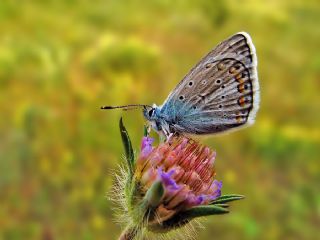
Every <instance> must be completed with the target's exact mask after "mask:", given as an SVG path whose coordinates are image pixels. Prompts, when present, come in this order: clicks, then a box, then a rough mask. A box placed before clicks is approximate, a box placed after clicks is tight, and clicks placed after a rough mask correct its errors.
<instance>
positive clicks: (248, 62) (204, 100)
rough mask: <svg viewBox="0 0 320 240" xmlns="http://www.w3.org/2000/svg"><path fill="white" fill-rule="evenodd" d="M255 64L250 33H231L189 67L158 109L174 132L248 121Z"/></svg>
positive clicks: (253, 107) (255, 95)
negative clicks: (230, 35) (189, 69)
mask: <svg viewBox="0 0 320 240" xmlns="http://www.w3.org/2000/svg"><path fill="white" fill-rule="evenodd" d="M256 68H257V60H256V53H255V48H254V46H253V44H252V42H251V38H250V36H249V35H248V34H246V33H238V34H235V35H233V36H232V37H230V38H229V39H227V40H225V41H224V42H222V43H220V44H219V45H218V46H217V47H216V48H215V49H213V50H212V51H211V52H210V53H209V54H207V55H206V56H205V57H204V58H203V59H202V60H201V61H200V62H199V63H198V64H197V65H196V66H195V67H193V68H192V69H191V71H190V72H189V73H188V74H187V75H186V76H185V77H184V78H183V80H182V81H181V82H180V83H179V84H178V86H177V87H176V88H175V89H174V90H173V91H172V92H171V94H170V95H169V97H168V98H167V100H166V101H165V103H164V104H163V106H162V109H161V111H162V113H163V115H165V116H168V119H167V121H168V122H171V123H172V126H171V127H172V128H173V131H177V132H185V133H193V134H210V133H217V132H221V131H226V130H230V129H233V128H235V127H240V126H243V125H246V124H251V123H253V121H254V118H255V114H256V111H257V108H258V103H259V84H258V78H257V69H256Z"/></svg>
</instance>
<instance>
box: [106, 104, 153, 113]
mask: <svg viewBox="0 0 320 240" xmlns="http://www.w3.org/2000/svg"><path fill="white" fill-rule="evenodd" d="M147 107H151V106H149V105H144V104H129V105H123V106H102V107H101V108H100V109H103V110H108V109H118V108H120V109H123V110H124V111H127V110H133V109H137V108H147Z"/></svg>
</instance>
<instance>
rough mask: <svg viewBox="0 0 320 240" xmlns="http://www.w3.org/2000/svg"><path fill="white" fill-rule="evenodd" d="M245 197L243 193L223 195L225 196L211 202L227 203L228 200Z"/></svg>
mask: <svg viewBox="0 0 320 240" xmlns="http://www.w3.org/2000/svg"><path fill="white" fill-rule="evenodd" d="M243 198H244V196H243V195H238V194H229V195H223V196H221V197H218V198H217V199H215V200H213V201H212V202H211V203H210V204H220V203H227V202H232V201H236V200H240V199H243Z"/></svg>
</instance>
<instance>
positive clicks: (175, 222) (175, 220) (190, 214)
mask: <svg viewBox="0 0 320 240" xmlns="http://www.w3.org/2000/svg"><path fill="white" fill-rule="evenodd" d="M228 212H229V211H228V209H226V208H223V207H220V206H215V205H202V206H197V207H192V208H190V209H188V210H186V211H183V212H180V213H178V214H176V215H175V216H173V217H172V218H170V219H168V220H167V221H164V222H162V223H161V225H159V224H156V225H152V226H149V230H150V231H153V232H167V231H170V230H172V229H175V228H180V227H182V226H183V225H185V224H187V223H188V222H190V221H191V220H192V219H194V218H198V217H205V216H210V215H218V214H219V215H220V214H226V213H228Z"/></svg>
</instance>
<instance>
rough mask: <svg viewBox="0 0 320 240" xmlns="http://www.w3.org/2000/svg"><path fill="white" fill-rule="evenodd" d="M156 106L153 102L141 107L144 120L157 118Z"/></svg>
mask: <svg viewBox="0 0 320 240" xmlns="http://www.w3.org/2000/svg"><path fill="white" fill-rule="evenodd" d="M157 109H158V108H157V106H156V105H155V104H153V106H152V107H151V106H145V107H144V109H143V116H144V117H145V119H146V120H148V121H150V122H152V121H154V120H156V119H157V115H156V112H157Z"/></svg>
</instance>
